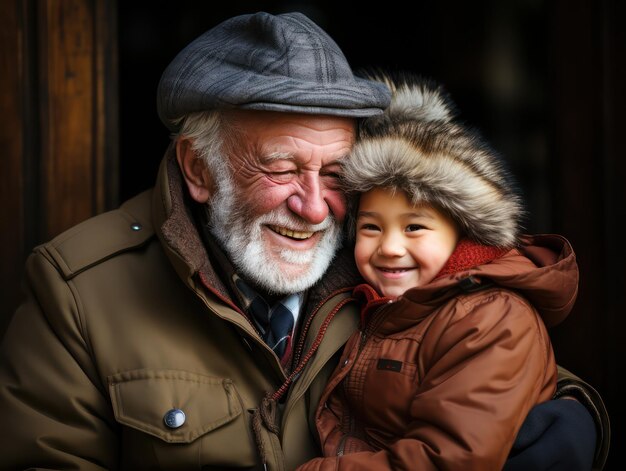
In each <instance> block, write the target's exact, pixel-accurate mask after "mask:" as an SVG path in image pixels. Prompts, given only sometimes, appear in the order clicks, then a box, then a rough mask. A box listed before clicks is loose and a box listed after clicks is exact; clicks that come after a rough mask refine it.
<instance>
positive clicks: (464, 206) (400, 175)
mask: <svg viewBox="0 0 626 471" xmlns="http://www.w3.org/2000/svg"><path fill="white" fill-rule="evenodd" d="M368 77H369V78H371V79H373V80H378V81H381V82H384V83H385V84H387V86H388V87H389V88H390V89H391V91H392V94H393V98H392V102H391V105H390V106H389V108H388V109H387V110H386V111H385V113H384V114H383V115H380V116H375V117H372V118H368V119H365V120H363V122H362V123H361V128H360V136H359V140H358V142H357V144H356V145H355V147H354V149H353V151H352V154H351V156H350V158H349V159H346V163H345V168H344V175H345V183H346V187H347V189H348V193H351V194H357V195H358V194H360V193H363V192H366V191H368V190H370V189H372V188H375V187H385V188H391V189H395V190H403V191H405V192H406V193H407V194H408V195H409V198H410V199H412V201H413V202H414V203H420V202H426V203H429V204H432V205H434V206H436V207H438V208H440V209H442V210H444V211H446V212H447V213H448V214H449V215H450V216H451V217H452V218H453V219H454V220H455V221H456V222H457V223H458V224H459V226H460V227H461V230H462V231H463V233H464V234H465V235H466V236H467V237H469V238H470V239H472V240H474V241H476V242H479V243H481V244H485V245H493V246H498V247H513V246H515V245H517V242H518V234H519V231H520V222H521V219H522V216H523V209H522V203H521V199H520V197H519V196H518V194H517V187H516V184H515V182H514V181H513V179H512V177H511V175H510V174H509V172H508V171H507V170H506V169H505V167H504V165H503V161H502V160H501V158H500V157H499V156H498V155H497V154H496V153H495V152H494V151H493V150H492V149H491V148H490V147H489V145H487V144H486V143H485V142H484V141H483V140H482V137H481V136H480V135H479V134H478V133H477V132H476V131H474V130H471V129H469V128H467V127H466V126H464V125H462V124H460V123H458V122H455V121H454V117H455V114H456V107H455V105H454V103H453V102H452V101H451V100H450V98H449V97H448V95H447V94H446V93H445V92H444V90H443V88H442V86H441V85H440V84H437V83H435V82H433V81H431V80H427V79H423V78H421V77H419V76H414V75H408V74H404V75H398V76H397V77H392V76H391V75H386V74H369V75H368Z"/></svg>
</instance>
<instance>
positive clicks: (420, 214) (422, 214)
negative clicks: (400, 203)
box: [357, 211, 435, 219]
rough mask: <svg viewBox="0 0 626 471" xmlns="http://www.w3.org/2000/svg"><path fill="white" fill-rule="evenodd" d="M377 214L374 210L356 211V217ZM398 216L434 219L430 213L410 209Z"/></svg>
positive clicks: (378, 214) (374, 215) (376, 215)
mask: <svg viewBox="0 0 626 471" xmlns="http://www.w3.org/2000/svg"><path fill="white" fill-rule="evenodd" d="M378 216H380V213H378V212H376V211H359V212H358V213H357V217H358V218H360V217H364V218H366V217H378ZM399 216H400V217H403V218H411V217H414V218H415V217H417V218H426V219H435V218H434V217H433V215H432V214H430V213H429V212H427V211H411V212H408V213H402V214H400V215H399Z"/></svg>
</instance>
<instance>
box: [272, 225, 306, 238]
mask: <svg viewBox="0 0 626 471" xmlns="http://www.w3.org/2000/svg"><path fill="white" fill-rule="evenodd" d="M270 229H272V230H273V231H274V232H277V233H278V234H280V235H282V236H287V237H291V238H292V239H308V238H309V237H312V236H313V232H300V231H292V230H290V229H287V228H285V227H279V226H270Z"/></svg>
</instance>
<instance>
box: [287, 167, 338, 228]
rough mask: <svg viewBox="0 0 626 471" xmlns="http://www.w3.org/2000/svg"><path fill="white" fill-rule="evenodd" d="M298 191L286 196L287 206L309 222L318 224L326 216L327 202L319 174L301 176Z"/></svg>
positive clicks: (327, 210)
mask: <svg viewBox="0 0 626 471" xmlns="http://www.w3.org/2000/svg"><path fill="white" fill-rule="evenodd" d="M301 178H302V181H301V184H300V188H299V191H298V192H297V193H295V194H293V195H291V196H290V197H289V198H287V207H288V208H289V209H290V210H291V211H293V212H294V213H295V214H297V215H298V216H300V217H301V218H302V219H304V220H305V221H306V222H308V223H309V224H320V223H321V222H323V221H324V220H325V219H326V217H327V216H328V213H329V209H328V203H327V202H326V200H325V198H324V188H323V187H322V186H321V185H320V177H319V175H317V174H316V175H306V176H302V177H301Z"/></svg>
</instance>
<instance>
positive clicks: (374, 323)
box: [337, 302, 390, 456]
mask: <svg viewBox="0 0 626 471" xmlns="http://www.w3.org/2000/svg"><path fill="white" fill-rule="evenodd" d="M389 304H390V302H389V303H386V304H383V305H382V306H380V307H378V308H377V309H376V310H375V311H374V313H373V314H372V316H371V320H370V322H368V323H367V325H366V326H365V327H364V328H363V329H362V330H361V333H360V338H359V346H358V350H357V353H356V355H355V357H354V361H353V362H352V366H351V367H350V369H352V368H353V367H354V365H355V364H356V362H357V360H358V359H359V356H360V355H361V352H362V351H363V347H365V344H366V343H367V339H368V338H369V336H370V335H371V334H372V333H374V332H375V331H376V329H378V327H379V326H380V325H381V324H382V323H383V321H384V320H385V318H386V317H387V316H386V315H385V314H384V312H383V311H384V309H385V307H387V306H388V305H389ZM349 375H350V373H348V374H347V375H346V378H347V377H348V376H349ZM346 378H344V383H343V388H344V392H346V391H345V379H346ZM355 431H356V423H355V420H354V415H353V414H350V427H349V428H348V433H346V434H344V436H343V437H341V440H340V441H339V445H338V446H337V456H343V455H344V452H345V446H346V441H347V440H348V438H349V437H350V436H352V435H354V432H355Z"/></svg>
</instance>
